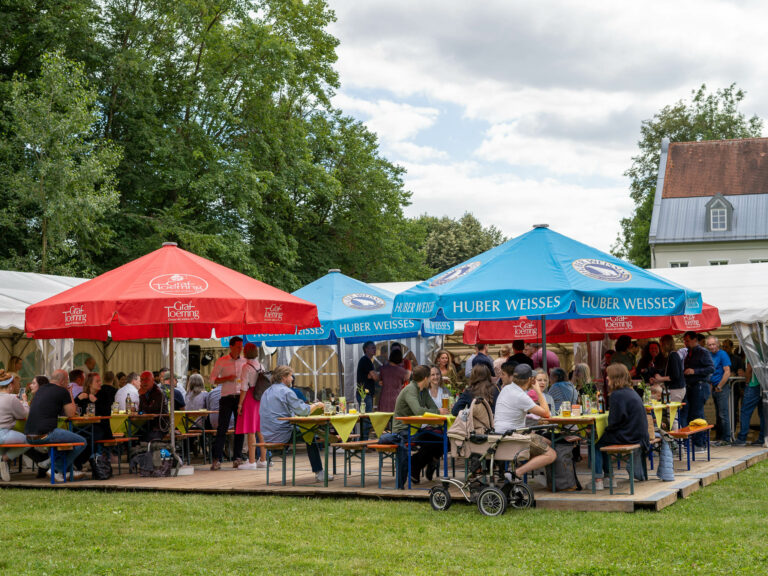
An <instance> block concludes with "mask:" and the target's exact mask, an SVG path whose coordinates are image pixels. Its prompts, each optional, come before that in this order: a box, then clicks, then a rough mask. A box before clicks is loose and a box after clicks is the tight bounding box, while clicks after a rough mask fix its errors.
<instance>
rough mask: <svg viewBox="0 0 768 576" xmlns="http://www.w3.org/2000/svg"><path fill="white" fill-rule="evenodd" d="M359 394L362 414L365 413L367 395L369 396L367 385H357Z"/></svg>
mask: <svg viewBox="0 0 768 576" xmlns="http://www.w3.org/2000/svg"><path fill="white" fill-rule="evenodd" d="M357 394H358V395H359V396H360V407H359V411H360V414H365V397H366V396H368V394H369V392H368V390H367V389H366V388H365V386H364V385H362V384H361V385H359V386H358V387H357Z"/></svg>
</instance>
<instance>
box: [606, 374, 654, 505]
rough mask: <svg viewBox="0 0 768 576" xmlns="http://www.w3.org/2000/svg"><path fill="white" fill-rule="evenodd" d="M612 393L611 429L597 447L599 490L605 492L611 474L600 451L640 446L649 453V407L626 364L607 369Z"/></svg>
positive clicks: (609, 428)
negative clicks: (605, 477) (606, 475)
mask: <svg viewBox="0 0 768 576" xmlns="http://www.w3.org/2000/svg"><path fill="white" fill-rule="evenodd" d="M606 378H607V380H608V386H609V389H610V390H612V392H611V411H610V413H609V414H608V425H607V426H606V427H605V431H604V432H603V435H602V436H601V437H600V440H598V441H597V444H596V445H595V460H594V464H593V466H594V470H595V476H596V477H597V480H596V483H595V488H596V489H597V490H603V488H604V486H603V474H604V472H607V471H608V462H607V459H604V458H603V456H602V453H601V452H600V448H601V447H602V446H610V445H612V444H640V446H641V447H642V449H643V450H648V448H649V446H650V438H649V437H648V418H647V416H646V413H645V406H643V401H642V400H641V399H640V396H638V395H637V394H636V393H635V391H634V390H633V389H632V380H631V379H630V375H629V370H627V367H626V366H624V364H611V365H610V366H608V368H607V369H606Z"/></svg>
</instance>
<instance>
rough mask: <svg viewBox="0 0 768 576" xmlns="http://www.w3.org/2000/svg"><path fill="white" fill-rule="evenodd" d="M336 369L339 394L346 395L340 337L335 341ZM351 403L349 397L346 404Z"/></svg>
mask: <svg viewBox="0 0 768 576" xmlns="http://www.w3.org/2000/svg"><path fill="white" fill-rule="evenodd" d="M336 369H337V370H338V372H339V396H344V397H346V396H347V391H346V390H345V389H344V384H345V382H344V362H343V361H342V359H341V338H339V339H338V340H337V341H336ZM351 403H352V399H351V398H350V399H349V401H348V402H347V406H349V405H350V404H351Z"/></svg>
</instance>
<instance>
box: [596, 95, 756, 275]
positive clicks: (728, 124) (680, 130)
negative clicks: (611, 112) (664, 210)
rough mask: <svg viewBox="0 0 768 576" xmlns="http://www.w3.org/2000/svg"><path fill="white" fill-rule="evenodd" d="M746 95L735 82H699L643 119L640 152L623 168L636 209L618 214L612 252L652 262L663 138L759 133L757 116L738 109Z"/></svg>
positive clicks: (679, 139)
mask: <svg viewBox="0 0 768 576" xmlns="http://www.w3.org/2000/svg"><path fill="white" fill-rule="evenodd" d="M745 96H746V93H745V92H744V91H743V90H741V89H738V88H737V87H736V84H731V85H730V86H728V87H727V88H721V89H718V90H716V91H715V92H709V91H707V87H706V85H704V84H702V85H701V87H700V88H699V89H698V90H694V91H692V93H691V101H690V102H685V101H683V100H680V101H678V102H677V103H675V104H673V105H671V106H665V107H664V108H662V109H661V110H660V111H659V112H657V113H656V114H655V115H654V117H653V118H651V119H650V120H644V121H643V122H642V124H641V127H640V135H641V138H640V141H639V142H638V147H639V148H640V153H639V154H638V155H637V156H634V157H633V158H632V166H631V167H630V168H629V170H627V171H626V172H625V173H624V175H625V176H627V177H629V178H630V196H631V197H632V200H633V201H634V203H635V209H634V212H633V214H632V216H631V217H629V218H623V219H622V220H621V232H620V233H619V237H618V238H617V240H616V242H615V244H614V245H613V247H612V250H611V251H612V253H613V254H614V255H616V256H618V257H620V258H625V259H627V260H629V261H630V262H632V263H634V264H636V265H638V266H642V267H644V268H649V267H650V265H651V252H650V247H649V244H648V234H649V232H650V227H651V213H652V211H653V199H654V196H655V194H656V179H657V177H658V170H659V160H660V156H661V140H662V138H669V139H670V141H672V142H694V141H702V140H725V139H730V138H752V137H757V136H760V135H761V133H762V129H763V121H762V120H761V119H760V118H758V117H757V116H752V117H751V118H747V117H746V116H745V115H744V113H743V112H741V111H740V110H739V105H740V103H741V101H742V100H744V97H745Z"/></svg>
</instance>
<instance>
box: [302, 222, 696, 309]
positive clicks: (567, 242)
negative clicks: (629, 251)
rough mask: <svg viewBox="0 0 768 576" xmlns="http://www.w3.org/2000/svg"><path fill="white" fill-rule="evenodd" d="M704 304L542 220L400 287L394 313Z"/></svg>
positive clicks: (690, 305)
mask: <svg viewBox="0 0 768 576" xmlns="http://www.w3.org/2000/svg"><path fill="white" fill-rule="evenodd" d="M297 295H299V294H298V293H297ZM302 297H305V296H303V295H302ZM307 299H309V300H311V298H307ZM318 308H319V305H318ZM701 308H702V301H701V294H700V293H699V292H695V291H692V290H689V289H687V288H684V287H682V286H680V285H678V284H675V283H674V282H670V281H669V280H666V279H664V278H661V277H659V276H656V275H655V274H653V273H651V272H649V271H648V270H644V269H642V268H638V267H637V266H634V265H632V264H629V263H627V262H624V261H622V260H619V259H618V258H616V257H614V256H611V255H610V254H606V253H605V252H601V251H600V250H597V249H595V248H592V247H590V246H587V245H586V244H582V243H581V242H577V241H575V240H572V239H571V238H568V237H567V236H563V235H562V234H558V233H557V232H554V231H553V230H550V229H549V228H548V227H547V226H546V225H537V226H534V228H533V230H531V231H530V232H527V233H525V234H523V235H521V236H518V237H517V238H513V239H511V240H509V241H507V242H505V243H504V244H502V245H500V246H497V247H496V248H493V249H491V250H488V251H487V252H483V253H482V254H480V255H478V256H476V257H474V258H470V259H469V260H467V261H466V262H462V263H461V264H459V265H458V266H455V267H453V268H451V269H450V270H447V271H445V272H443V273H441V274H438V275H437V276H434V277H432V278H430V279H429V280H425V281H424V282H421V283H420V284H417V285H416V286H414V287H413V288H410V289H409V290H406V291H405V292H401V293H400V294H398V295H397V296H395V304H394V309H393V314H392V315H393V316H394V317H395V318H416V319H430V318H435V317H444V318H447V319H450V320H513V319H516V318H521V317H527V318H531V319H540V318H547V319H569V318H578V317H585V316H586V317H601V316H622V315H628V316H666V315H679V314H698V313H700V312H701Z"/></svg>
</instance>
